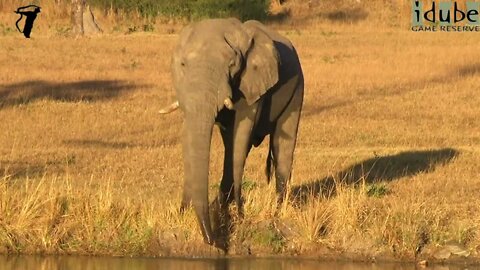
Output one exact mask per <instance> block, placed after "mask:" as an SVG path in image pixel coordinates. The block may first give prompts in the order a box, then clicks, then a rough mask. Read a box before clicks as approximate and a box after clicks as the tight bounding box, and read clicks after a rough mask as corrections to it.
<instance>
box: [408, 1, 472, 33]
mask: <svg viewBox="0 0 480 270" xmlns="http://www.w3.org/2000/svg"><path fill="white" fill-rule="evenodd" d="M425 2H426V1H419V0H412V27H411V30H412V31H415V32H419V31H428V32H437V31H442V32H480V16H479V14H480V2H474V1H466V2H465V1H462V5H460V4H459V3H457V1H441V2H436V1H435V0H434V1H431V2H430V1H428V3H425Z"/></svg>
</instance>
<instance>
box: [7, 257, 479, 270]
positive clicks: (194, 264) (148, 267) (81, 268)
mask: <svg viewBox="0 0 480 270" xmlns="http://www.w3.org/2000/svg"><path fill="white" fill-rule="evenodd" d="M13 269H15V270H17V269H22V270H24V269H25V270H30V269H41V270H57V269H58V270H60V269H61V270H64V269H66V270H67V269H68V270H77V269H78V270H100V269H108V270H124V269H125V270H127V269H128V270H153V269H172V270H226V269H228V270H236V269H239V270H240V269H242V270H250V269H252V270H253V269H255V270H256V269H275V270H290V269H291V270H294V269H302V270H330V269H335V270H367V269H368V270H371V269H373V270H380V269H382V270H415V269H422V267H420V266H418V265H415V264H400V263H382V264H372V263H351V262H327V261H319V260H312V259H279V258H272V259H258V258H234V259H165V258H161V259H155V258H116V257H113V258H112V257H81V256H0V270H13ZM426 269H433V270H464V269H469V270H470V269H480V266H479V267H472V266H469V267H466V266H460V265H450V266H447V265H436V266H429V267H428V268H426Z"/></svg>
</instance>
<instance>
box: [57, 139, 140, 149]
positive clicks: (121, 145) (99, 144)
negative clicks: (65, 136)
mask: <svg viewBox="0 0 480 270" xmlns="http://www.w3.org/2000/svg"><path fill="white" fill-rule="evenodd" d="M63 143H64V144H68V145H73V146H79V147H95V148H111V149H125V148H134V147H139V145H137V144H132V143H127V142H107V141H102V140H64V141H63Z"/></svg>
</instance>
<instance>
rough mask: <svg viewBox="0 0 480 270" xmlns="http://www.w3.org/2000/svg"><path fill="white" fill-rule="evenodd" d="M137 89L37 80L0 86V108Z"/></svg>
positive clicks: (105, 83) (86, 98)
mask: <svg viewBox="0 0 480 270" xmlns="http://www.w3.org/2000/svg"><path fill="white" fill-rule="evenodd" d="M137 87H139V86H138V85H135V84H131V83H128V82H125V81H119V80H89V81H78V82H65V83H57V82H48V81H41V80H34V81H26V82H21V83H14V84H8V85H0V108H5V107H9V106H15V105H19V104H28V103H30V102H34V101H36V100H40V99H50V100H59V101H67V102H79V101H99V100H106V99H111V98H114V97H117V96H119V95H120V94H122V93H124V92H127V91H132V90H134V89H136V88H137Z"/></svg>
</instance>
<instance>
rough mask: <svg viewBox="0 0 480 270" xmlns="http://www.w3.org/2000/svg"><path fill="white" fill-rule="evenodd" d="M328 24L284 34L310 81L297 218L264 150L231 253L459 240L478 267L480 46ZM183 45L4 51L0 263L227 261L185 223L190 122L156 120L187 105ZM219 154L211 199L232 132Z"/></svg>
mask: <svg viewBox="0 0 480 270" xmlns="http://www.w3.org/2000/svg"><path fill="white" fill-rule="evenodd" d="M5 16H6V15H5ZM8 16H10V15H8ZM3 22H5V21H3ZM314 22H315V23H314V24H310V25H308V24H307V26H302V27H299V26H298V25H297V26H295V25H294V27H293V30H283V32H284V33H285V34H286V35H287V36H288V37H289V38H290V39H292V40H293V42H294V44H295V45H296V47H297V49H298V51H299V53H300V57H301V61H302V64H303V68H304V72H305V78H306V97H305V106H304V112H303V119H302V122H301V126H300V135H299V136H300V137H299V141H298V148H297V151H296V160H295V165H294V173H293V179H292V185H291V186H292V188H291V191H290V194H291V198H292V200H291V203H289V204H285V205H283V206H281V208H280V212H279V216H278V218H274V216H275V215H274V213H275V210H276V205H275V194H274V192H273V187H272V186H268V185H267V184H266V181H265V180H264V175H263V169H259V166H260V164H261V166H263V164H264V160H265V157H266V156H265V155H266V152H267V151H266V150H267V149H266V146H265V145H262V146H261V147H259V148H258V149H255V150H254V151H253V152H252V153H251V156H250V157H249V159H248V162H247V168H246V173H245V183H246V184H245V187H244V188H245V193H244V196H245V200H246V204H245V219H244V220H238V218H236V217H235V216H234V217H233V230H232V234H231V235H230V252H229V253H230V254H254V255H271V254H284V255H294V254H301V255H313V256H318V255H325V254H328V253H330V252H332V251H335V252H336V251H338V252H344V253H347V254H360V255H361V256H366V257H376V256H395V257H399V258H404V259H412V258H414V257H416V256H417V254H420V256H428V252H429V251H431V250H434V249H435V247H436V246H437V245H442V244H444V243H446V242H448V241H455V242H459V243H461V244H463V245H465V246H466V247H467V248H469V249H470V250H472V252H473V253H472V254H474V253H475V249H476V248H477V247H478V245H479V244H480V235H479V233H478V230H479V228H478V224H479V222H480V215H479V213H480V209H479V205H480V201H479V199H478V194H479V192H480V178H479V177H478V176H479V175H480V169H479V167H478V163H479V162H480V148H479V144H480V127H479V126H478V119H479V118H480V109H479V107H478V104H480V96H479V95H478V94H477V92H478V89H479V86H478V85H480V62H479V60H478V59H479V57H480V51H479V50H478V43H479V37H478V35H476V34H474V33H460V34H459V33H455V34H452V33H420V34H418V33H412V32H409V31H408V30H407V29H406V28H402V27H398V26H394V25H390V26H382V27H378V25H377V24H374V23H371V22H369V20H360V21H357V22H347V23H342V22H336V21H331V20H328V19H324V20H320V19H319V20H316V21H314ZM402 23H403V22H402V21H400V22H399V24H398V25H402ZM176 39H177V36H176V35H165V34H158V33H152V34H145V33H140V34H133V35H118V34H113V35H112V34H109V35H105V36H101V37H95V38H85V39H78V40H73V39H69V38H64V37H62V36H61V35H57V34H56V33H55V32H51V31H50V32H49V31H47V30H44V31H43V30H42V31H39V32H38V33H37V32H34V35H33V39H32V40H26V39H24V38H22V37H21V36H20V35H14V34H8V33H7V34H6V35H5V36H2V37H0V48H1V49H0V51H1V53H0V63H2V65H0V103H1V109H0V118H1V119H2V121H1V122H0V130H2V132H1V133H0V174H1V175H3V176H2V179H1V180H0V213H1V214H0V251H2V252H11V253H19V252H21V253H73V254H114V255H153V256H155V255H158V256H160V255H164V256H165V255H216V254H218V251H216V250H215V249H213V248H210V247H208V246H205V245H203V244H202V241H201V236H200V233H199V230H198V228H197V225H196V221H195V219H194V216H193V214H192V212H191V211H190V212H187V214H186V215H183V216H182V215H179V213H178V210H177V207H178V203H179V198H180V194H181V186H182V178H183V171H182V165H181V164H182V163H181V145H180V142H179V134H180V131H181V129H182V124H181V114H179V113H175V114H171V115H168V116H160V115H159V114H158V113H157V111H158V109H159V108H161V107H162V106H164V105H165V104H167V103H169V102H170V101H171V100H172V99H173V98H174V97H173V95H174V94H173V91H172V89H171V81H170V73H169V61H170V54H171V51H172V49H173V46H174V44H175V41H176ZM212 145H213V151H212V156H211V178H210V179H211V180H210V181H211V183H210V184H211V186H212V189H211V195H212V198H213V196H214V195H215V192H216V190H217V187H218V179H220V176H221V170H220V168H222V166H221V165H222V162H223V160H222V157H223V153H222V149H221V148H222V145H221V140H220V138H219V135H218V132H216V133H215V136H214V138H213V144H212ZM472 256H473V255H472Z"/></svg>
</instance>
